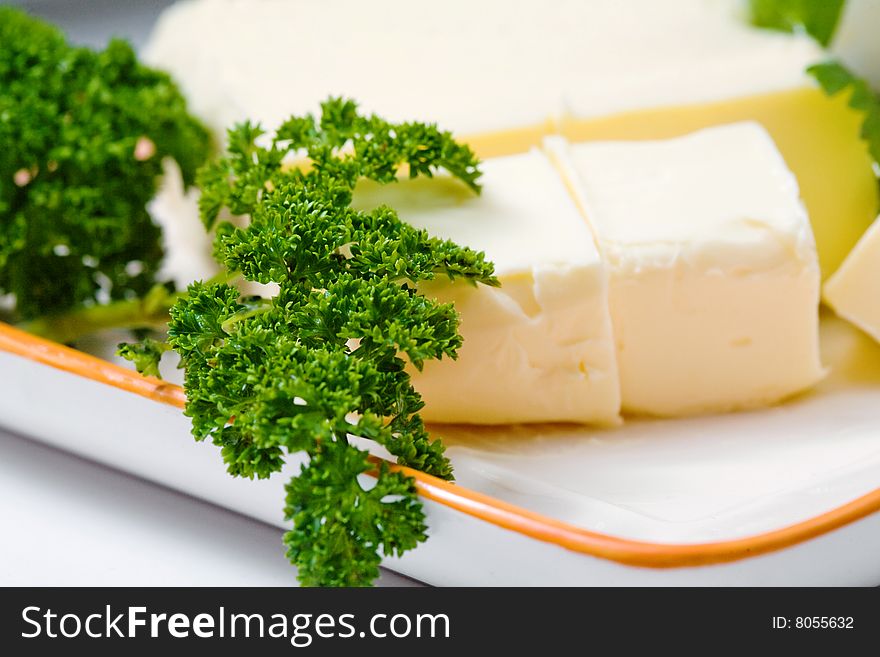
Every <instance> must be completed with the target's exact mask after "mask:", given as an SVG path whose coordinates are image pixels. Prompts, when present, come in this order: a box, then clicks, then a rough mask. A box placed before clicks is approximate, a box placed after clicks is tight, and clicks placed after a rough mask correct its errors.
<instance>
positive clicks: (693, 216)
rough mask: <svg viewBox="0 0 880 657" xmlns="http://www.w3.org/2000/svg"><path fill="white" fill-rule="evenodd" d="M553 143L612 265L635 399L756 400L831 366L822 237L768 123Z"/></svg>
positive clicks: (658, 409) (657, 410)
mask: <svg viewBox="0 0 880 657" xmlns="http://www.w3.org/2000/svg"><path fill="white" fill-rule="evenodd" d="M547 147H548V149H549V150H550V152H551V153H552V154H553V155H554V158H555V159H556V161H557V164H558V165H559V166H560V168H561V170H562V171H563V174H564V175H565V176H566V178H567V180H568V181H569V184H570V186H571V187H572V189H573V191H574V193H575V195H576V197H577V198H578V199H579V202H580V204H581V206H582V208H583V210H584V212H585V215H586V217H587V218H588V221H589V222H590V224H591V226H592V229H593V230H594V231H595V233H596V236H597V241H598V242H599V247H600V250H601V251H602V254H603V256H604V258H605V259H606V261H607V264H608V267H609V268H610V271H611V287H610V304H611V315H612V322H613V325H614V332H615V338H616V341H617V353H618V367H619V370H620V379H621V389H622V399H623V408H624V410H626V411H630V412H635V413H646V414H651V415H683V414H690V413H704V412H717V411H726V410H734V409H740V408H747V407H752V406H759V405H764V404H768V403H772V402H775V401H777V400H779V399H781V398H783V397H786V396H788V395H791V394H793V393H796V392H798V391H800V390H803V389H805V388H807V387H809V386H811V385H813V384H814V383H816V382H817V381H818V380H819V379H820V378H821V377H822V375H823V370H822V367H821V364H820V360H819V344H818V303H819V266H818V262H817V257H816V247H815V244H814V240H813V236H812V233H811V230H810V224H809V220H808V218H807V214H806V211H805V210H804V207H803V205H802V203H801V201H800V199H799V197H798V187H797V182H796V180H795V178H794V176H793V175H792V174H791V172H790V171H789V170H788V169H787V168H786V166H785V162H784V161H783V159H782V157H781V156H780V154H779V152H778V151H777V149H776V147H775V146H774V144H773V141H772V140H771V139H770V137H769V136H768V135H767V133H766V132H765V131H764V129H763V128H761V127H760V126H759V125H757V124H755V123H740V124H733V125H730V126H722V127H718V128H711V129H707V130H702V131H700V132H696V133H693V134H691V135H688V136H685V137H680V138H677V139H671V140H667V141H656V142H650V141H648V142H607V143H590V144H580V145H575V146H570V145H568V144H567V143H565V142H564V141H562V140H560V139H559V138H552V139H549V140H548V142H547Z"/></svg>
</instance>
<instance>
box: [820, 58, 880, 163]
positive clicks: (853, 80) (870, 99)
mask: <svg viewBox="0 0 880 657" xmlns="http://www.w3.org/2000/svg"><path fill="white" fill-rule="evenodd" d="M807 72H808V73H809V74H810V75H812V76H813V77H814V78H816V81H817V82H818V83H819V85H820V86H821V87H822V89H823V90H824V91H825V93H827V94H828V95H829V96H834V95H837V94H839V93H844V92H848V93H849V94H850V98H849V106H850V107H852V108H853V109H855V110H858V111H859V112H861V113H862V114H863V115H864V120H863V122H862V129H861V133H860V135H861V138H862V139H864V140H865V142H866V143H867V145H868V151H869V152H870V153H871V157H872V158H873V159H874V162H876V163H878V164H880V97H878V95H877V94H876V93H874V91H872V89H871V87H870V85H869V84H868V83H867V81H865V80H864V79H862V78H860V77H858V76H857V75H855V74H854V73H852V72H851V71H850V70H848V69H847V68H846V67H845V66H844V65H843V64H841V63H840V62H836V61H827V62H822V63H821V64H815V65H814V66H811V67H810V68H808V69H807Z"/></svg>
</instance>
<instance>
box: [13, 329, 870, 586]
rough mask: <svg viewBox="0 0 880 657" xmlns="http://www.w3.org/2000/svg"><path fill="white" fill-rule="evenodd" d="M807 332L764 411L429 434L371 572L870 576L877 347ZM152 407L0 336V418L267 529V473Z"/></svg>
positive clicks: (173, 411)
mask: <svg viewBox="0 0 880 657" xmlns="http://www.w3.org/2000/svg"><path fill="white" fill-rule="evenodd" d="M822 332H823V335H822V344H823V355H824V359H825V362H826V364H828V365H829V367H830V372H831V373H830V374H829V376H828V378H827V379H826V380H825V381H824V382H823V383H822V384H821V385H820V386H819V387H818V389H817V390H815V391H814V392H812V393H810V394H808V395H805V396H802V397H800V398H798V399H794V400H791V401H789V402H788V403H786V404H784V405H781V406H778V407H775V408H770V409H766V410H762V411H755V412H750V413H740V414H731V415H723V416H714V417H701V418H691V419H685V420H656V421H648V420H638V421H630V422H628V423H626V424H625V425H624V426H623V427H622V428H619V429H611V430H594V429H588V428H584V427H574V426H540V427H497V428H488V429H487V428H468V427H436V428H435V432H436V433H437V434H438V435H442V436H443V437H444V439H445V440H446V442H447V444H448V445H449V454H450V456H451V458H452V460H453V463H454V465H455V468H456V476H457V480H458V483H457V485H449V484H445V483H443V482H439V481H438V480H435V479H433V478H431V477H427V476H424V475H419V487H420V490H421V492H422V493H423V495H424V497H425V503H426V508H427V511H428V518H429V525H430V532H431V538H430V540H429V541H428V542H427V543H426V544H425V545H423V546H421V547H419V548H418V549H417V550H415V551H413V552H411V553H409V554H408V555H407V556H406V557H405V558H403V559H401V560H394V561H391V562H389V563H387V564H386V565H387V566H388V567H390V568H393V569H395V570H398V571H400V572H403V573H405V574H407V575H410V576H412V577H415V578H418V579H421V580H423V581H426V582H429V583H433V584H460V585H486V584H496V585H497V584H501V585H507V584H548V585H567V584H574V585H590V584H597V585H614V584H623V585H636V584H638V585H654V584H662V585H678V584H682V585H685V584H687V585H693V584H697V585H700V584H707V585H708V584H734V585H783V584H787V585H807V584H814V585H832V584H833V585H869V584H878V583H880V559H878V558H877V556H876V555H877V554H878V553H880V513H878V512H877V511H878V510H880V488H878V487H880V348H878V347H877V346H876V345H875V344H874V343H873V342H871V341H870V340H869V339H868V338H866V337H865V336H863V335H862V334H861V333H859V332H858V331H856V330H854V329H852V328H850V327H849V326H848V325H846V324H844V323H843V322H841V321H839V320H836V319H834V318H831V317H826V318H824V319H823V322H822ZM132 391H134V393H139V394H133V392H132ZM157 397H159V398H163V399H165V400H166V401H171V402H172V403H179V402H180V400H181V399H182V397H181V394H180V391H179V389H177V388H175V387H174V386H170V385H168V384H161V383H159V382H157V381H156V380H150V379H144V378H142V377H138V376H137V375H135V374H133V373H131V372H129V371H127V370H124V369H121V368H119V367H118V366H115V365H108V364H106V363H104V362H103V361H99V360H97V359H95V358H93V357H91V356H86V355H84V354H81V353H80V352H74V351H72V350H67V349H66V348H63V347H59V346H58V345H54V344H52V343H43V342H41V341H37V340H34V339H33V338H29V337H27V336H23V335H22V334H20V333H18V332H16V331H14V330H11V329H7V328H3V327H0V425H3V426H5V427H7V428H10V429H13V430H15V431H18V432H20V433H23V434H27V435H30V436H33V437H34V438H37V439H39V440H42V441H45V442H48V443H51V444H53V445H55V446H57V447H61V448H63V449H66V450H69V451H72V452H75V453H78V454H81V455H83V456H87V457H89V458H92V459H95V460H97V461H100V462H102V463H106V464H109V465H112V466H115V467H118V468H120V469H123V470H126V471H129V472H132V473H135V474H137V475H140V476H142V477H145V478H147V479H150V480H153V481H156V482H159V483H162V484H165V485H167V486H170V487H173V488H176V489H179V490H182V491H185V492H188V493H191V494H193V495H196V496H199V497H202V498H205V499H207V500H210V501H212V502H215V503H217V504H220V505H222V506H225V507H228V508H230V509H234V510H236V511H239V512H242V513H245V514H247V515H249V516H252V517H254V518H258V519H260V520H264V521H266V522H270V523H273V524H277V525H278V526H281V527H284V526H285V522H284V520H283V518H282V514H281V507H282V503H283V490H282V489H283V484H284V481H285V479H286V477H285V476H284V473H282V474H281V475H277V476H275V477H273V478H272V479H270V480H268V481H258V482H252V481H248V480H235V479H232V478H230V477H229V476H228V475H226V474H225V471H224V467H223V465H222V463H221V462H220V459H219V455H218V454H217V452H216V449H215V448H214V447H212V446H210V445H207V444H197V443H195V442H194V441H193V440H192V439H191V438H190V436H189V428H188V420H187V419H186V418H185V417H184V416H183V415H182V414H181V412H180V410H179V408H177V407H175V406H174V405H169V404H168V403H157V401H155V398H157ZM294 468H295V464H290V465H289V467H288V471H287V472H288V474H289V473H290V472H292V471H293V469H294Z"/></svg>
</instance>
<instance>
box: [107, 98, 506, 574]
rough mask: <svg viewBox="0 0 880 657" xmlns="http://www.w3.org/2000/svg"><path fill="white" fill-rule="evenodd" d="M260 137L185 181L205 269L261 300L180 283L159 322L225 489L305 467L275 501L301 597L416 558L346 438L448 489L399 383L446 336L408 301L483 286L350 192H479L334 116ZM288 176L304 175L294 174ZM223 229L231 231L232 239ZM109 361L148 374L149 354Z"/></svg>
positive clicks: (458, 158) (431, 150) (431, 306)
mask: <svg viewBox="0 0 880 657" xmlns="http://www.w3.org/2000/svg"><path fill="white" fill-rule="evenodd" d="M266 137H267V135H265V134H264V132H263V130H262V128H261V127H260V126H259V125H254V124H251V123H247V122H246V123H242V124H240V125H238V126H236V127H235V128H233V129H232V130H230V132H229V139H228V144H229V152H228V154H227V155H226V156H224V157H223V158H221V159H219V160H218V161H217V162H215V163H212V164H210V165H208V166H207V167H205V168H204V169H203V170H202V171H201V172H200V174H199V181H200V184H201V187H202V196H201V201H200V203H201V205H200V208H201V214H202V218H203V220H204V222H205V225H206V226H207V227H208V228H213V229H216V240H215V245H214V251H215V257H216V258H217V260H218V261H219V262H220V263H221V264H222V265H223V266H224V267H225V268H226V270H227V271H228V272H236V273H238V274H240V275H242V276H243V277H244V278H245V279H246V280H249V281H253V282H257V283H263V284H272V285H274V286H277V290H278V291H277V294H275V296H273V297H271V298H267V299H261V298H253V297H243V296H242V295H241V294H240V293H239V292H238V290H237V289H236V288H234V287H232V286H231V285H229V284H228V283H224V282H213V283H194V284H192V285H191V286H190V287H189V289H188V290H187V293H186V295H183V296H182V297H181V298H180V299H178V300H177V302H176V303H175V304H174V305H173V307H172V308H171V321H170V323H169V330H168V344H169V345H170V347H171V348H173V349H174V350H175V351H176V352H177V353H178V354H179V355H180V358H181V364H182V366H183V368H184V370H185V384H184V385H185V389H186V394H187V405H186V413H187V415H189V416H190V417H191V418H192V433H193V435H194V437H195V438H196V439H197V440H206V439H211V441H212V442H214V443H215V444H216V445H219V446H220V447H221V448H222V456H223V459H224V461H225V462H226V464H227V469H228V471H229V473H230V474H232V475H235V476H244V477H250V478H253V477H257V478H265V477H268V476H270V475H271V474H272V473H275V472H278V471H279V470H280V469H281V467H282V465H283V463H284V459H285V456H286V455H287V454H293V453H305V455H306V457H307V463H306V465H304V466H303V467H302V468H301V471H300V474H299V476H297V477H295V478H293V479H292V480H291V482H290V483H289V484H288V486H287V505H286V513H287V516H288V518H289V519H291V520H292V521H293V529H292V530H291V531H290V532H288V533H287V535H286V536H285V539H284V540H285V543H286V544H287V547H288V556H289V557H290V559H291V560H292V561H293V562H294V563H295V564H296V565H297V567H298V569H299V576H300V580H301V581H302V583H304V584H307V585H345V586H359V585H367V584H370V583H371V582H372V581H373V580H374V579H375V578H376V576H377V575H378V565H379V562H380V560H381V558H382V556H383V555H385V556H393V555H399V554H401V553H403V552H404V551H406V550H409V549H412V548H413V547H415V546H416V545H417V544H418V543H419V542H421V541H423V540H425V538H426V536H425V523H424V514H423V511H422V508H421V504H420V503H419V501H418V499H417V496H416V491H415V487H414V482H413V481H412V480H411V479H410V478H409V477H406V476H404V475H402V474H400V473H399V472H393V471H391V470H389V469H388V467H387V466H386V465H380V466H379V469H378V480H377V482H376V483H375V485H374V486H372V487H369V486H365V485H364V483H363V482H362V477H361V475H363V474H364V473H366V472H367V471H369V470H371V469H373V466H372V465H371V463H370V461H369V460H368V458H367V453H366V452H365V451H364V450H362V449H360V448H358V447H356V446H355V445H354V444H352V443H351V442H350V441H349V438H350V436H358V437H360V438H365V439H369V440H373V441H375V442H377V443H379V444H381V445H382V446H383V447H384V448H385V449H386V450H388V452H390V453H391V454H392V455H394V456H395V457H396V458H397V461H398V463H401V464H404V465H408V466H411V467H414V468H418V469H420V470H422V471H424V472H427V473H430V474H433V475H435V476H438V477H442V478H445V479H451V478H452V467H451V465H450V463H449V460H448V459H447V458H446V456H445V455H444V453H443V445H442V443H441V442H440V441H438V440H432V438H431V437H430V436H429V434H428V431H427V429H426V428H425V426H424V423H423V422H422V419H421V417H420V416H419V414H418V411H419V410H420V409H421V408H422V406H423V402H422V399H421V397H420V395H419V394H418V392H416V390H415V389H414V388H413V386H412V382H411V380H410V376H409V374H408V372H407V370H406V365H407V363H411V364H412V365H413V366H414V367H416V368H421V367H422V365H423V364H424V362H425V361H427V360H431V359H439V358H443V357H447V358H455V357H456V355H457V352H458V349H459V347H460V346H461V342H462V339H461V335H460V334H459V333H458V321H459V318H458V314H457V313H456V312H455V309H454V308H453V306H452V305H451V304H443V303H439V302H437V301H435V300H433V299H430V298H428V297H425V296H424V295H423V294H421V293H420V292H419V288H418V284H419V283H420V282H422V281H428V280H431V279H433V278H435V277H437V276H441V277H445V278H446V279H448V280H460V281H462V282H463V283H466V284H472V285H477V284H485V285H498V280H497V279H496V278H495V276H494V269H493V266H492V264H491V263H488V262H486V260H485V257H484V255H483V254H482V253H478V252H475V251H473V250H471V249H468V248H466V247H461V246H458V245H456V244H454V243H452V242H450V241H446V240H440V239H437V238H435V237H432V236H430V235H429V234H428V233H427V232H425V231H423V230H417V229H415V228H413V227H412V226H410V225H409V224H407V223H405V222H403V221H401V220H400V218H399V217H398V216H397V213H395V212H394V210H392V209H391V208H389V207H385V206H382V207H379V208H376V209H375V210H372V211H370V212H364V211H359V210H356V209H354V208H352V207H351V201H352V193H353V190H354V188H355V185H356V184H357V182H358V181H359V180H362V179H370V180H373V181H376V182H379V183H387V184H394V183H395V182H396V181H397V180H398V176H399V175H401V174H402V173H403V172H404V170H405V171H406V172H407V173H408V175H409V176H410V177H416V176H432V175H434V174H435V173H436V172H437V171H438V170H439V169H444V170H446V171H447V172H448V173H449V174H451V175H452V176H454V177H456V178H458V179H460V180H461V181H462V182H463V183H464V184H465V185H467V186H468V187H469V188H470V189H472V190H473V191H474V192H479V184H478V180H479V176H480V171H479V168H478V162H477V160H476V158H475V156H474V154H473V153H472V152H471V150H470V149H469V148H468V147H467V146H464V145H461V144H458V143H456V142H455V141H454V139H453V138H452V136H451V135H450V134H449V133H447V132H443V131H440V130H438V129H437V127H436V126H433V125H425V124H420V123H399V124H392V123H389V122H386V121H384V120H383V119H381V118H379V117H376V116H366V115H362V114H360V113H359V112H358V110H357V105H356V104H355V103H354V102H352V101H349V100H343V99H330V100H328V101H327V102H325V103H324V104H323V106H322V113H321V116H320V118H319V119H316V118H315V117H313V116H311V115H306V116H301V117H293V118H291V119H290V120H288V121H286V122H285V123H284V124H283V125H282V126H281V127H280V128H279V130H278V131H277V133H276V134H275V135H274V136H273V137H272V138H271V139H266ZM302 158H307V160H308V161H307V166H293V164H292V163H293V162H295V161H297V160H302ZM300 163H301V164H302V162H300ZM224 213H229V214H232V215H247V217H248V221H247V222H246V226H245V227H241V223H242V222H240V221H237V222H233V221H229V220H225V219H224V220H221V216H224ZM122 349H123V353H125V354H127V355H130V356H131V357H132V358H133V359H134V360H135V362H136V364H137V363H138V359H140V362H141V365H144V364H145V365H146V366H147V367H150V368H153V367H154V362H153V360H152V359H151V357H152V355H153V354H154V353H155V350H154V348H153V345H151V344H145V345H142V346H139V347H135V348H128V347H123V348H122ZM145 353H146V355H144V354H145Z"/></svg>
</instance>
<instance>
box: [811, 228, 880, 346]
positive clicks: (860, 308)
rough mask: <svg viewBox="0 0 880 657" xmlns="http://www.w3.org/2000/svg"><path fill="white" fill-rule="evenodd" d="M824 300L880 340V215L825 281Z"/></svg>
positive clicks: (844, 316)
mask: <svg viewBox="0 0 880 657" xmlns="http://www.w3.org/2000/svg"><path fill="white" fill-rule="evenodd" d="M823 296H824V298H825V302H826V303H827V304H828V305H829V306H831V307H832V308H833V309H834V311H835V312H836V313H837V314H838V315H840V316H841V317H843V318H844V319H846V320H848V321H850V322H852V323H853V324H855V325H856V326H858V327H859V328H860V329H862V330H863V331H864V332H865V333H867V334H868V335H870V336H871V337H873V338H874V339H875V340H878V341H880V217H878V218H877V220H876V221H874V223H873V224H872V225H871V227H870V228H869V229H868V230H867V232H866V233H865V234H864V235H863V236H862V239H860V240H859V243H858V244H856V248H854V249H853V250H852V253H850V254H849V256H847V258H846V260H844V261H843V264H842V265H841V266H840V269H838V270H837V271H836V272H835V273H834V275H833V276H832V277H831V278H829V279H828V282H827V283H825V288H824V290H823Z"/></svg>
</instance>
